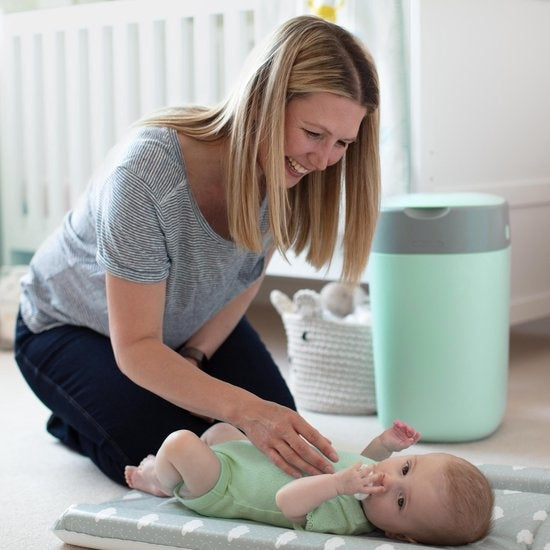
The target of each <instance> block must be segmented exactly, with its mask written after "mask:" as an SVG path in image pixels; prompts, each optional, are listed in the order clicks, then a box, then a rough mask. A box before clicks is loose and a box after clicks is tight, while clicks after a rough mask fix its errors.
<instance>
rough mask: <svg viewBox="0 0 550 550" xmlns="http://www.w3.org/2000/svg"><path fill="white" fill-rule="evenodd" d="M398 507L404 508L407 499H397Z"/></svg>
mask: <svg viewBox="0 0 550 550" xmlns="http://www.w3.org/2000/svg"><path fill="white" fill-rule="evenodd" d="M397 506H399V509H400V510H401V508H403V506H405V497H399V498H398V499H397Z"/></svg>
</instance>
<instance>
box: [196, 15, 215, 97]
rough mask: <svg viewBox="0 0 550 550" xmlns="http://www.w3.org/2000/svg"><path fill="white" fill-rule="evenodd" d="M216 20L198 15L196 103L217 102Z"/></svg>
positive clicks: (209, 16)
mask: <svg viewBox="0 0 550 550" xmlns="http://www.w3.org/2000/svg"><path fill="white" fill-rule="evenodd" d="M214 24H215V20H214V19H213V18H212V16H211V15H209V14H206V15H202V14H201V15H197V16H196V17H195V18H194V27H193V66H194V67H193V68H194V77H195V90H194V94H193V95H194V101H195V102H197V103H205V104H211V103H213V102H215V101H216V99H217V97H216V92H217V82H216V77H215V69H214V67H215V52H214V41H213V38H212V37H213V35H214V32H215V27H214Z"/></svg>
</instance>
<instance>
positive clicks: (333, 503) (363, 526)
mask: <svg viewBox="0 0 550 550" xmlns="http://www.w3.org/2000/svg"><path fill="white" fill-rule="evenodd" d="M304 529H305V530H306V531H315V532H318V533H334V534H336V535H360V534H362V533H370V532H371V531H372V530H373V526H372V524H371V523H369V521H368V520H367V518H366V516H365V514H364V512H363V508H362V507H361V504H360V503H359V501H358V500H357V499H356V498H354V497H352V496H347V495H346V496H338V497H336V498H333V499H331V500H328V501H327V502H324V503H323V504H321V506H319V507H317V508H315V509H314V510H312V511H311V512H310V513H309V514H308V515H307V517H306V524H305V527H304Z"/></svg>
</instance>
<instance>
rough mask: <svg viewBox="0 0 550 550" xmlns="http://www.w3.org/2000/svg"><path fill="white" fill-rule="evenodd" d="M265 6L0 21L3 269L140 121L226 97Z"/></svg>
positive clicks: (97, 9)
mask: <svg viewBox="0 0 550 550" xmlns="http://www.w3.org/2000/svg"><path fill="white" fill-rule="evenodd" d="M283 1H284V2H291V1H294V0H283ZM267 4H270V5H271V2H270V1H268V0H231V2H227V0H209V1H208V2H198V3H196V2H174V1H173V0H155V2H150V1H149V0H132V1H128V0H119V1H118V2H109V3H107V2H105V3H97V4H86V5H81V6H74V7H72V8H56V9H51V10H43V11H37V12H27V13H20V14H10V15H6V16H4V18H5V19H4V28H3V44H2V50H1V51H0V54H1V62H2V74H3V76H4V78H2V80H1V81H0V93H1V98H2V101H0V117H1V120H0V123H1V126H0V129H1V131H2V140H0V147H1V150H0V153H1V158H0V164H1V166H0V169H1V172H0V174H1V178H2V180H1V189H0V190H1V194H2V195H1V207H2V212H1V225H0V230H1V231H2V235H1V237H2V239H0V240H1V241H2V243H3V245H2V246H3V250H2V254H1V257H0V262H7V263H10V262H11V261H12V258H13V257H15V256H14V254H15V255H16V254H17V253H19V252H31V251H33V250H34V249H35V248H36V247H37V246H38V244H39V243H40V242H42V241H43V240H44V238H45V237H46V236H47V234H48V233H50V232H51V231H52V230H53V229H54V228H55V226H56V225H57V224H58V223H59V220H60V219H61V218H62V216H63V214H64V213H65V212H66V211H67V210H68V209H69V208H70V207H72V206H74V205H75V203H76V201H77V200H78V197H79V196H80V194H81V192H82V190H83V189H84V187H85V185H86V183H87V182H88V180H89V178H90V176H91V174H92V172H93V169H94V168H95V167H97V166H98V165H99V164H100V163H101V162H102V160H103V158H104V156H105V154H106V152H107V150H108V149H109V148H110V147H111V146H112V145H113V144H114V143H115V142H116V141H118V140H119V139H120V138H121V137H122V136H123V135H124V133H125V132H126V131H127V130H128V128H129V126H130V125H131V124H132V123H133V122H134V121H135V120H137V119H138V118H139V117H140V116H142V115H144V114H148V113H150V112H151V111H154V110H155V109H157V108H159V107H162V106H165V105H183V104H188V103H205V104H213V103H215V102H217V101H219V100H220V99H221V98H222V97H224V96H225V95H226V92H227V90H228V89H229V87H230V86H231V85H232V84H233V82H234V80H235V78H236V76H237V74H238V73H239V71H240V68H241V65H242V61H243V60H244V58H245V56H246V55H247V53H248V51H249V49H250V47H251V46H252V43H253V42H254V41H255V40H256V38H257V34H258V31H257V30H256V29H258V28H259V27H258V22H259V18H258V16H257V14H258V13H264V12H265V9H266V5H267ZM262 17H263V16H262ZM260 19H261V17H260ZM269 23H270V24H271V22H269ZM260 34H261V33H260ZM258 36H259V35H258ZM5 128H7V130H5ZM5 136H7V137H5Z"/></svg>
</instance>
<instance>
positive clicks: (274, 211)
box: [16, 16, 379, 483]
mask: <svg viewBox="0 0 550 550" xmlns="http://www.w3.org/2000/svg"><path fill="white" fill-rule="evenodd" d="M378 95H379V94H378V82H377V75H376V70H375V67H374V63H373V61H372V59H371V57H370V55H369V54H368V52H366V50H365V49H364V48H363V47H362V46H361V45H360V44H359V43H358V42H357V41H356V39H354V38H353V37H352V36H351V35H350V34H349V33H348V32H347V31H345V30H343V29H341V28H340V27H338V26H336V25H333V24H331V23H327V22H325V21H323V20H321V19H318V18H315V17H308V16H303V17H298V18H295V19H292V20H290V21H288V22H287V23H285V24H284V25H282V26H281V27H280V28H279V29H278V30H277V31H276V32H275V33H274V34H273V36H272V37H271V39H270V40H269V41H268V42H267V43H266V44H265V46H264V48H263V49H262V50H261V51H260V53H259V55H258V56H257V57H256V59H255V61H254V62H253V63H252V65H251V67H250V69H249V70H247V71H246V72H245V73H244V75H243V77H242V80H241V83H240V85H239V86H237V88H236V89H235V91H234V92H233V93H232V95H231V96H230V97H229V99H228V100H227V101H225V102H224V103H222V104H221V105H219V106H216V107H214V108H206V107H187V108H178V109H173V110H168V111H165V112H162V113H160V114H156V115H154V116H152V117H151V118H149V119H146V120H144V121H141V123H140V125H139V126H138V128H137V129H136V130H135V131H134V132H133V133H132V134H131V136H130V137H129V138H128V139H127V140H126V141H125V142H124V143H123V144H121V145H120V146H119V147H117V148H116V150H115V151H114V152H113V153H112V154H111V155H110V157H109V158H108V159H107V161H106V163H105V166H104V167H103V169H102V170H101V171H100V173H98V174H96V176H95V177H94V178H93V180H92V181H91V183H90V185H89V186H88V188H87V191H86V193H85V195H84V197H83V199H82V200H81V202H80V203H79V205H78V206H77V207H76V208H75V209H74V210H73V211H72V212H69V213H68V214H67V216H66V217H65V219H64V221H63V224H62V226H61V227H60V228H59V229H58V230H57V231H56V232H55V233H54V234H53V235H52V236H51V237H50V238H49V239H48V240H47V241H46V242H45V243H44V244H43V245H42V246H41V248H40V249H39V250H38V251H37V253H36V254H35V256H34V258H33V260H32V262H31V266H30V273H29V275H28V276H26V277H25V278H24V280H23V283H22V298H21V314H20V317H19V319H18V325H17V335H16V358H17V362H18V364H19V366H20V368H21V371H22V373H23V375H24V376H25V378H26V380H27V382H28V383H29V385H30V386H31V388H32V389H33V391H34V392H35V393H36V394H37V395H38V397H39V398H40V399H41V400H42V401H43V402H44V404H45V405H46V406H47V407H48V408H49V409H50V410H51V411H52V415H51V417H50V419H49V421H48V431H49V432H50V433H51V434H52V435H54V436H55V437H57V438H59V439H60V440H61V441H62V442H63V443H64V444H66V445H68V446H69V447H71V448H73V449H75V450H77V451H78V452H80V453H83V454H85V455H87V456H89V457H90V458H91V459H92V460H93V461H94V463H95V464H96V465H97V466H98V467H99V468H100V469H101V470H102V471H103V472H104V473H105V474H106V475H108V476H109V477H110V478H111V479H113V480H115V481H117V482H119V483H124V466H125V465H126V464H132V463H136V461H137V460H138V459H141V457H143V456H146V455H147V454H149V453H155V452H156V451H157V450H158V448H159V446H160V445H161V443H162V441H163V440H164V438H165V437H166V436H167V435H168V434H169V433H171V432H173V431H175V430H178V429H182V428H186V429H189V430H191V431H193V432H195V433H196V434H198V435H200V434H201V433H203V432H204V431H205V430H206V429H207V428H208V427H209V425H210V423H211V422H212V419H215V420H221V421H225V422H228V423H230V424H232V425H234V426H236V427H238V428H239V429H240V430H242V431H243V432H244V433H245V434H246V435H247V437H248V438H249V439H250V440H251V441H252V442H253V444H254V445H255V446H256V447H258V448H259V449H260V450H261V451H263V452H264V453H265V454H266V455H267V456H268V457H269V458H270V459H271V460H272V461H273V462H274V463H275V464H276V465H277V466H278V467H280V468H281V469H282V470H284V471H285V472H287V473H288V474H291V475H294V476H298V475H299V474H300V471H305V472H307V473H309V474H315V473H319V472H331V471H333V468H332V466H331V464H330V463H329V462H328V461H327V460H326V459H325V458H324V457H323V456H321V455H319V453H317V452H316V451H315V449H314V448H316V449H318V450H319V451H321V453H323V454H324V455H325V456H326V457H328V458H329V459H331V460H336V459H337V455H336V452H335V451H334V449H333V448H332V446H331V444H330V442H329V441H328V440H327V439H326V438H325V437H323V436H322V435H321V434H320V433H319V432H318V431H317V430H315V429H314V428H313V427H312V426H310V425H309V424H308V423H307V422H306V421H305V420H304V419H303V418H302V417H301V416H300V415H299V414H298V413H296V411H295V405H294V401H293V399H292V396H291V395H290V392H289V390H288V388H287V386H286V384H285V382H284V380H283V378H282V377H281V375H280V373H279V370H278V368H277V366H276V365H275V364H274V362H273V360H272V358H271V356H270V355H269V353H268V352H267V350H266V349H265V346H264V345H263V343H262V342H261V340H260V338H259V337H258V335H257V334H256V332H255V331H254V330H253V329H252V327H251V326H250V325H249V323H248V322H247V320H246V318H245V317H244V315H245V312H246V310H247V308H248V306H249V304H250V302H251V301H252V299H253V298H254V296H255V295H256V293H257V291H258V288H259V286H260V284H261V282H262V279H263V277H264V274H265V269H266V267H267V264H268V261H269V258H270V257H271V255H272V253H273V251H274V250H275V249H278V250H280V251H281V252H283V253H284V252H285V251H287V250H288V249H291V248H292V249H294V250H295V251H296V252H297V253H299V252H300V251H303V250H305V251H307V259H308V261H309V262H310V263H311V264H312V265H314V266H315V267H318V268H319V267H321V266H323V265H325V264H327V263H328V262H329V261H330V260H331V258H332V254H333V251H334V249H335V246H336V237H337V229H338V219H339V212H340V197H341V194H342V192H343V191H345V232H344V240H343V248H344V266H343V277H344V278H345V279H346V280H348V281H350V282H356V281H357V280H358V279H359V277H360V274H361V272H362V271H363V269H364V267H365V264H366V261H367V257H368V251H369V247H370V242H371V238H372V234H373V230H374V226H375V222H376V213H377V210H378V196H379V162H378V110H377V109H378ZM344 180H345V189H344V188H343V187H342V185H341V182H342V181H344ZM308 443H309V444H311V445H309V444H308Z"/></svg>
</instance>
